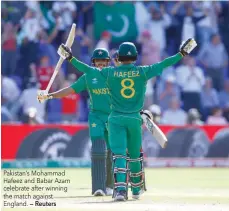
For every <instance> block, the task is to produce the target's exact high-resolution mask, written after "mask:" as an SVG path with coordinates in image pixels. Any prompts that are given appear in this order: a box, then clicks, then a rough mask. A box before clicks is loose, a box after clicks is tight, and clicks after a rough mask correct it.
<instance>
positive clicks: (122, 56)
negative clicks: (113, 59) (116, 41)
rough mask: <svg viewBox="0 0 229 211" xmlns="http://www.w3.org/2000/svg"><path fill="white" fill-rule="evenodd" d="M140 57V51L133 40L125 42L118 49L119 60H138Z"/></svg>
mask: <svg viewBox="0 0 229 211" xmlns="http://www.w3.org/2000/svg"><path fill="white" fill-rule="evenodd" d="M137 57H138V51H137V48H136V46H135V45H134V43H132V42H123V43H122V44H121V45H120V46H119V50H118V59H119V61H127V60H131V61H136V60H137Z"/></svg>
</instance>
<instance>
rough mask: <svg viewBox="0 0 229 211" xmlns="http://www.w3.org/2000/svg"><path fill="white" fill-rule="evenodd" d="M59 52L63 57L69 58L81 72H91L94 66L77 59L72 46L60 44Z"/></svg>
mask: <svg viewBox="0 0 229 211" xmlns="http://www.w3.org/2000/svg"><path fill="white" fill-rule="evenodd" d="M57 53H58V54H59V55H60V57H61V58H63V59H66V60H68V61H69V62H70V63H71V64H72V65H73V66H74V67H75V68H76V69H77V70H79V71H80V72H83V73H89V72H90V71H91V70H92V68H91V67H90V66H89V65H87V64H85V63H83V62H81V61H79V60H78V59H76V58H75V57H74V56H73V55H72V51H71V48H69V47H68V46H66V45H64V44H61V45H60V47H59V48H58V51H57Z"/></svg>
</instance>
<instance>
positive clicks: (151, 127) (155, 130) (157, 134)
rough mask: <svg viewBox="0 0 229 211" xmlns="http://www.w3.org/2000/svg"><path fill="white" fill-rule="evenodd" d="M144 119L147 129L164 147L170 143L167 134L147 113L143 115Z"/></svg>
mask: <svg viewBox="0 0 229 211" xmlns="http://www.w3.org/2000/svg"><path fill="white" fill-rule="evenodd" d="M142 118H143V121H144V123H145V126H146V127H147V129H148V130H149V131H150V132H151V133H152V135H153V136H154V137H155V139H156V140H157V142H158V143H159V144H160V146H161V147H162V148H165V147H166V146H167V143H168V139H167V138H166V136H165V134H164V133H163V132H162V131H161V129H160V128H159V127H158V126H157V125H156V124H155V123H154V122H153V121H152V120H151V119H150V118H149V117H147V116H146V115H144V114H143V115H142Z"/></svg>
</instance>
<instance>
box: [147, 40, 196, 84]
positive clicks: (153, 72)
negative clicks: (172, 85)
mask: <svg viewBox="0 0 229 211" xmlns="http://www.w3.org/2000/svg"><path fill="white" fill-rule="evenodd" d="M196 46H197V44H196V42H195V40H194V39H188V40H187V41H186V42H185V43H183V44H182V45H181V47H180V51H179V53H177V54H176V55H174V56H171V57H168V58H166V59H164V60H163V61H162V62H158V63H156V64H153V65H150V66H146V67H143V68H145V70H144V71H145V75H146V79H147V80H148V79H150V78H152V77H155V76H158V75H160V74H161V73H162V72H163V70H164V69H165V68H167V67H169V66H172V65H174V64H176V63H177V62H179V61H180V60H181V59H182V58H183V57H184V56H186V55H188V54H189V53H191V51H192V50H193V49H194V48H195V47H196Z"/></svg>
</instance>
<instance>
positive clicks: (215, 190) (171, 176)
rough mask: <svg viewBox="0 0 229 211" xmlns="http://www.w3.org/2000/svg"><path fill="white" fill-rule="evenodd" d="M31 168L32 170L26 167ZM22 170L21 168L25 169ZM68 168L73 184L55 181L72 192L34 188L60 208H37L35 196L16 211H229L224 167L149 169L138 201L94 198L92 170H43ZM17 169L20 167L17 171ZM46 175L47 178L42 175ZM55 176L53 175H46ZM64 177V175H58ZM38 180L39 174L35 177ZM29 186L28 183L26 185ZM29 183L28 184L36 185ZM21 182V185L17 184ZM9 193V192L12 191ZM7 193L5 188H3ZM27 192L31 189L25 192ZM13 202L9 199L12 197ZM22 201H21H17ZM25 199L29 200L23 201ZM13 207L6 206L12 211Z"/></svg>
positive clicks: (228, 178) (228, 186)
mask: <svg viewBox="0 0 229 211" xmlns="http://www.w3.org/2000/svg"><path fill="white" fill-rule="evenodd" d="M25 170H27V171H31V170H28V169H25ZM25 170H20V171H25ZM63 170H66V176H65V177H64V178H63V177H62V179H69V180H70V184H69V183H63V184H56V183H55V184H52V186H62V187H64V186H65V187H67V188H68V191H67V192H66V193H65V192H63V191H45V190H43V191H33V192H32V191H30V194H31V195H43V194H46V195H50V194H53V195H54V197H53V199H50V200H43V201H50V202H56V205H57V206H56V207H49V208H47V207H46V208H45V207H35V206H34V205H30V204H32V203H34V200H33V199H29V200H27V204H28V207H27V208H19V207H15V208H14V210H15V211H25V210H33V211H35V210H41V209H42V208H43V210H49V211H52V210H58V211H68V210H76V211H87V210H94V211H102V210H106V211H108V210H117V211H124V210H125V211H132V210H133V211H135V210H136V211H151V210H152V211H180V210H182V211H205V210H206V211H228V210H229V169H226V168H224V169H220V168H200V169H198V168H195V169H194V168H193V169H189V168H187V169H185V168H180V169H173V168H169V169H147V170H146V182H147V191H146V192H145V193H144V195H142V197H141V199H140V200H137V201H134V200H132V199H131V195H130V194H129V200H128V201H127V202H119V203H117V202H113V201H112V199H111V197H110V196H106V197H92V196H91V179H90V169H43V171H48V172H52V171H63ZM14 171H17V170H14ZM4 178H8V179H10V178H11V176H4V174H3V170H2V186H4V187H6V186H9V184H7V183H5V184H3V179H4ZM14 178H15V179H16V178H18V179H23V180H24V179H26V178H30V179H32V178H33V177H25V176H17V177H16V176H15V177H14ZM40 178H44V177H40ZM45 178H46V179H53V181H54V179H55V178H54V177H52V176H47V177H45ZM58 178H61V177H58ZM35 179H37V177H36V178H35ZM66 181H67V180H66ZM22 185H25V184H22ZM34 185H35V184H29V185H27V186H30V188H32V186H34ZM37 185H39V186H40V187H44V188H45V187H47V186H50V185H47V184H43V185H42V184H37ZM19 186H21V185H19V184H17V187H19ZM8 193H9V192H8ZM12 193H14V194H23V191H18V192H12ZM2 194H3V191H2ZM24 194H27V192H24ZM8 201H9V200H8ZM17 201H20V200H17ZM22 201H25V200H22ZM9 209H10V208H6V207H5V208H3V210H9Z"/></svg>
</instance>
